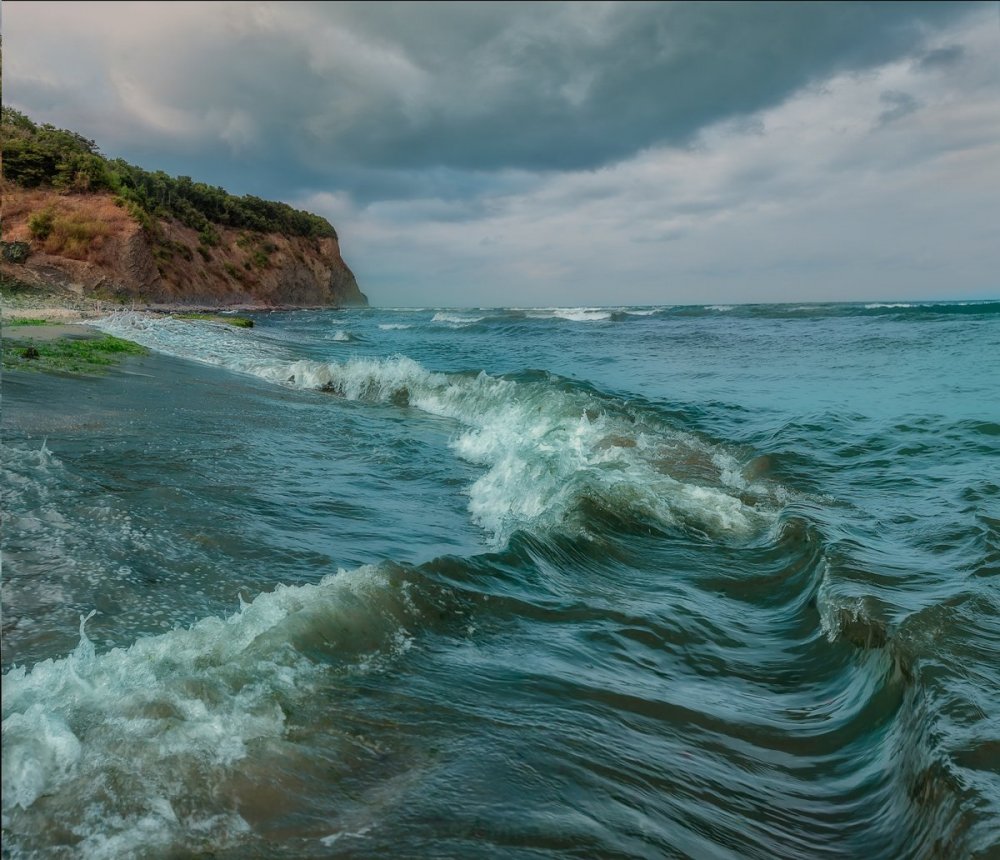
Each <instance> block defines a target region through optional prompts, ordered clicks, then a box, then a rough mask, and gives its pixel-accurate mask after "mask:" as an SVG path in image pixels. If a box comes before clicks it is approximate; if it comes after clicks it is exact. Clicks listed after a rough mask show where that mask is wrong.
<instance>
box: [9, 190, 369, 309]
mask: <svg viewBox="0 0 1000 860" xmlns="http://www.w3.org/2000/svg"><path fill="white" fill-rule="evenodd" d="M2 193H3V241H4V243H5V254H4V257H5V259H3V261H2V262H0V271H2V273H3V274H4V276H5V278H7V279H14V280H16V281H19V282H21V283H22V284H28V285H32V286H37V287H45V288H48V289H62V290H67V291H71V292H73V293H75V294H77V295H79V296H81V297H83V298H88V297H93V298H95V299H104V300H118V301H136V302H142V303H146V304H157V303H176V304H193V305H214V306H225V305H265V306H284V307H305V306H331V305H335V306H348V305H366V304H367V303H368V301H367V298H366V297H365V295H364V294H363V293H362V292H361V290H360V289H359V288H358V284H357V282H356V280H355V278H354V275H353V273H352V272H351V270H350V269H349V268H348V266H347V264H346V263H345V262H344V260H343V258H342V257H341V255H340V245H339V242H338V239H337V238H336V236H315V237H308V236H289V235H282V234H280V233H266V232H256V231H250V230H238V229H234V228H231V227H225V226H222V225H213V227H214V229H213V230H211V231H204V230H203V231H200V232H199V231H196V230H194V229H192V228H191V227H187V226H185V225H184V224H182V223H181V222H180V221H177V220H175V219H172V218H159V219H157V220H156V221H155V223H153V224H151V225H150V224H147V225H146V226H143V225H142V224H140V223H139V221H138V220H137V219H136V218H135V217H134V216H133V215H132V214H130V213H129V211H128V210H127V207H124V206H122V205H121V201H120V200H117V201H116V198H115V196H114V195H113V194H110V193H106V192H96V193H72V194H69V193H60V192H59V191H56V190H54V189H51V188H22V187H20V186H19V185H16V184H14V183H11V182H4V183H3V185H2ZM12 243H24V244H20V245H18V246H17V249H18V252H19V253H10V249H11V247H12ZM25 245H26V246H27V247H25ZM21 257H23V260H22V261H21V262H14V259H17V258H21Z"/></svg>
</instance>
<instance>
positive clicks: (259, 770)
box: [2, 302, 1000, 858]
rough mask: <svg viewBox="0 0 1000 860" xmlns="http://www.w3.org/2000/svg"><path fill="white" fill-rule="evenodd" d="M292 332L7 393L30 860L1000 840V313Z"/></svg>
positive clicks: (792, 849) (432, 314)
mask: <svg viewBox="0 0 1000 860" xmlns="http://www.w3.org/2000/svg"><path fill="white" fill-rule="evenodd" d="M255 322H256V325H255V327H254V328H253V329H249V330H243V329H233V328H230V327H225V326H219V325H215V324H212V323H203V322H193V321H178V320H169V319H163V318H153V317H146V316H142V315H137V314H131V313H123V314H117V315H114V316H112V317H109V318H108V319H106V320H104V321H102V322H101V323H100V324H99V325H100V327H101V328H102V329H104V330H105V331H109V332H112V333H114V334H118V335H121V336H124V337H129V338H131V339H133V340H136V341H138V342H140V343H144V344H146V345H147V346H150V347H151V348H152V349H153V352H152V353H151V354H150V355H149V356H148V357H145V358H135V359H129V360H128V361H127V362H126V363H125V364H124V365H123V366H122V367H121V368H119V369H117V370H115V371H113V372H112V373H110V374H109V375H107V376H106V377H103V378H99V379H74V378H70V377H63V376H42V375H35V374H23V373H8V374H5V376H4V379H3V407H4V408H3V438H4V447H3V492H4V500H3V507H4V514H5V523H4V531H3V592H2V597H3V643H4V648H3V671H4V676H3V719H4V722H3V731H4V735H3V836H4V840H3V853H4V856H5V857H7V856H9V857H31V856H38V857H42V856H44V857H86V858H91V857H108V858H118V857H193V856H198V857H201V856H213V857H225V858H243V857H289V858H292V857H296V858H297V857H330V856H350V857H388V856H405V857H455V858H476V857H694V858H703V857H712V858H715V857H719V858H746V857H751V858H800V857H810V858H841V857H842V858H849V857H861V856H863V857H868V858H964V857H970V858H971V857H976V858H986V857H993V856H997V853H998V852H1000V824H998V822H1000V659H998V654H1000V590H998V582H1000V579H998V576H997V574H998V573H1000V457H998V454H1000V303H984V302H980V303H940V304H931V303H925V304H905V303H900V304H869V305H863V304H858V305H801V306H794V305H759V306H748V305H741V306H733V307H730V306H708V307H665V308H653V307H648V308H616V309H611V308H562V309H559V308H552V309H483V310H469V309H465V310H449V309H419V310H414V309H396V310H393V309H370V310H351V311H297V312H287V313H273V314H260V315H257V316H255ZM83 619H86V621H85V623H83Z"/></svg>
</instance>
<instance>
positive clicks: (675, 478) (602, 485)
mask: <svg viewBox="0 0 1000 860" xmlns="http://www.w3.org/2000/svg"><path fill="white" fill-rule="evenodd" d="M133 324H135V328H131V329H130V328H129V327H130V326H132V325H133ZM101 325H102V327H103V328H105V330H110V331H111V332H112V333H121V334H123V335H124V336H126V337H133V339H137V340H139V342H141V343H144V344H145V345H147V346H151V347H153V348H161V349H164V350H166V351H168V352H172V354H175V355H178V354H179V355H182V356H186V357H188V358H193V359H196V360H201V361H208V362H210V363H214V364H219V365H221V366H223V367H226V368H228V369H231V370H235V371H239V372H242V373H250V374H253V375H255V376H258V377H260V378H263V379H266V380H269V381H271V382H273V383H275V384H279V385H291V386H294V387H297V388H303V389H312V390H318V391H324V392H329V393H332V394H336V395H339V396H341V397H344V398H347V399H350V400H359V401H369V402H376V403H391V404H396V405H399V406H408V407H410V408H416V409H420V410H421V411H423V412H426V413H428V414H431V415H436V416H439V417H442V418H447V419H451V420H454V421H456V422H457V423H458V424H459V426H460V427H461V431H460V433H459V435H458V437H457V438H456V439H455V440H454V441H453V443H452V447H453V450H454V451H455V453H456V454H457V455H458V456H459V457H460V458H462V459H464V460H466V461H468V462H471V463H475V464H477V465H480V466H483V467H484V468H485V472H484V474H483V475H482V476H481V477H480V478H479V479H478V480H476V481H475V482H474V483H473V485H472V486H471V487H470V488H469V490H468V494H469V505H468V506H469V511H470V513H471V515H472V517H473V520H474V521H475V522H476V523H477V524H478V525H480V526H481V527H482V528H483V529H484V530H485V531H486V532H488V533H489V534H490V535H491V538H492V540H493V541H494V542H495V543H496V544H497V545H501V544H503V543H504V542H506V541H507V540H508V539H509V537H510V536H511V534H512V533H513V532H514V531H516V530H518V529H528V530H541V531H547V530H565V529H570V530H572V531H574V532H577V533H584V534H586V533H587V530H586V523H585V517H584V516H583V511H584V510H585V509H587V507H588V506H589V505H592V504H594V503H596V504H597V505H598V507H602V508H606V509H612V510H622V511H626V512H629V513H630V514H631V515H632V516H633V517H635V518H637V519H638V520H641V521H648V522H650V523H653V524H656V526H657V527H659V528H675V527H681V528H689V529H692V530H694V531H696V532H699V533H704V534H709V535H713V536H715V537H724V536H726V535H735V536H745V535H748V534H750V533H752V532H753V531H754V530H755V529H756V528H757V527H758V526H759V525H761V524H762V523H763V522H765V521H770V519H771V518H772V516H773V512H774V510H775V507H776V497H775V496H774V494H773V493H772V492H771V490H769V489H762V488H761V487H760V486H756V485H755V486H751V485H750V484H748V483H747V482H746V481H744V480H743V479H742V478H741V477H740V466H739V463H738V461H737V460H736V459H735V458H734V457H733V456H732V455H730V454H728V453H727V452H726V451H725V450H724V449H722V448H720V447H718V446H712V445H709V444H707V443H704V442H702V441H701V440H699V439H696V438H695V437H693V436H690V435H689V434H685V433H683V432H680V431H678V430H676V429H673V428H671V427H669V426H668V425H665V424H663V423H662V422H661V421H660V420H659V419H658V418H657V417H656V416H655V414H651V413H648V412H643V411H637V410H631V409H628V408H626V407H625V406H624V405H623V404H621V403H619V402H617V401H614V400H613V399H611V398H605V397H603V396H601V395H599V394H596V393H594V392H591V391H588V390H584V389H580V388H579V387H576V386H574V385H573V384H572V383H568V382H565V381H563V380H560V379H559V378H557V377H551V376H548V375H546V376H545V377H544V378H543V379H530V380H523V381H518V380H515V379H509V378H503V377H494V376H490V375H488V374H486V373H480V374H478V375H477V376H471V375H468V374H446V373H436V372H431V371H428V370H426V369H425V368H424V367H422V366H421V365H420V364H418V363H417V362H415V361H413V360H412V359H410V358H407V357H396V358H389V359H383V358H380V359H362V358H353V359H351V360H349V361H346V362H343V363H337V362H329V363H328V362H319V361H310V360H298V361H289V360H280V359H275V358H273V357H271V356H269V355H266V354H262V353H261V352H260V351H259V350H257V349H256V348H255V347H253V346H252V345H250V344H248V345H247V346H246V347H244V348H243V349H242V350H239V351H233V350H222V349H220V348H218V347H217V346H215V345H214V344H209V345H201V346H199V347H198V348H197V349H192V341H190V340H185V341H182V342H176V343H169V342H168V341H169V337H164V336H163V331H162V330H160V327H161V326H162V321H158V320H154V321H152V322H149V321H148V320H140V321H136V320H133V319H131V318H130V317H128V316H127V315H119V316H117V317H115V318H111V319H109V320H108V321H105V322H104V323H102V324H101ZM173 334H174V332H173V330H172V329H171V330H170V336H171V337H172V336H173ZM208 334H209V337H210V336H211V333H208Z"/></svg>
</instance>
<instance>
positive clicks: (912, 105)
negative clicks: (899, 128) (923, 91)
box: [878, 90, 920, 125]
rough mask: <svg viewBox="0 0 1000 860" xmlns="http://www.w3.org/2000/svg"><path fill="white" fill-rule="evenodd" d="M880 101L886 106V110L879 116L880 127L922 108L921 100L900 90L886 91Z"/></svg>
mask: <svg viewBox="0 0 1000 860" xmlns="http://www.w3.org/2000/svg"><path fill="white" fill-rule="evenodd" d="M879 101H881V102H882V104H884V105H885V106H886V108H885V110H884V111H882V113H880V114H879V117H878V121H879V125H885V124H886V123H889V122H892V121H893V120H897V119H900V118H902V117H904V116H906V115H907V114H911V113H913V112H914V111H915V110H918V109H919V108H920V100H919V99H916V98H914V97H913V96H911V95H910V94H909V93H903V92H899V91H898V90H886V91H885V92H884V93H882V94H881V95H880V96H879Z"/></svg>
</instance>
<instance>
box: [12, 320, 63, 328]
mask: <svg viewBox="0 0 1000 860" xmlns="http://www.w3.org/2000/svg"><path fill="white" fill-rule="evenodd" d="M19 325H52V323H50V322H49V321H48V320H40V319H37V318H36V317H20V318H18V317H15V318H14V319H11V320H4V321H3V327H4V328H14V327H15V326H19Z"/></svg>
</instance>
